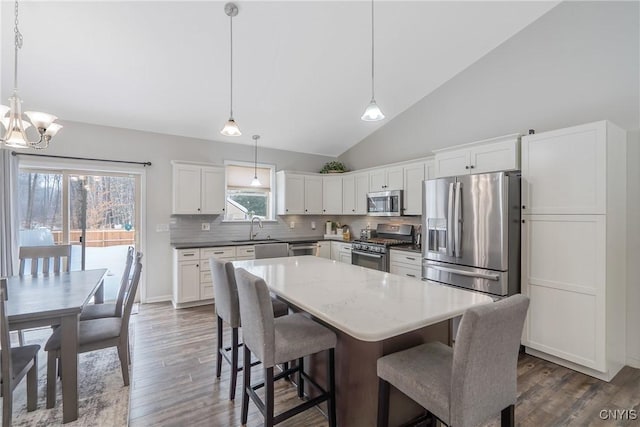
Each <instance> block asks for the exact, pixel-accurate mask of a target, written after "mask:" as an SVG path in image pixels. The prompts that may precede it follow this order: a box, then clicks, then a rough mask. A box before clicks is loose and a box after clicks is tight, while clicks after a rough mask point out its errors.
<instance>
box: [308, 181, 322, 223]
mask: <svg viewBox="0 0 640 427" xmlns="http://www.w3.org/2000/svg"><path fill="white" fill-rule="evenodd" d="M304 213H306V214H313V215H321V214H322V177H320V176H305V177H304Z"/></svg>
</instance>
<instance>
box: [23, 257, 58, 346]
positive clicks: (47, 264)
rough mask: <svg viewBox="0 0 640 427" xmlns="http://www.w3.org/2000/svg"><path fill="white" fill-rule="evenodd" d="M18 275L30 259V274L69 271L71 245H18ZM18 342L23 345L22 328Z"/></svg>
mask: <svg viewBox="0 0 640 427" xmlns="http://www.w3.org/2000/svg"><path fill="white" fill-rule="evenodd" d="M18 258H19V259H20V268H19V270H18V273H19V274H20V276H24V275H25V270H26V266H27V261H30V263H31V268H30V269H29V270H30V274H31V275H32V276H37V275H38V274H39V273H42V274H49V273H60V272H69V271H71V245H49V246H20V250H19V252H18ZM18 342H19V343H20V345H24V330H23V329H20V330H18Z"/></svg>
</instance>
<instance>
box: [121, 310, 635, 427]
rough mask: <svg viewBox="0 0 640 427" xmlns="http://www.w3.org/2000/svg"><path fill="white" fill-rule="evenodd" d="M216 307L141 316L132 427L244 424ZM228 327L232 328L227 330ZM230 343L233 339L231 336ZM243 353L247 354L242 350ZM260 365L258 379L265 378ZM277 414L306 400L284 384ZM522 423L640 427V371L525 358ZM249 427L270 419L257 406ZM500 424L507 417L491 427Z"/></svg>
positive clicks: (301, 422)
mask: <svg viewBox="0 0 640 427" xmlns="http://www.w3.org/2000/svg"><path fill="white" fill-rule="evenodd" d="M214 317H215V316H214V311H213V306H204V307H197V308H191V309H182V310H174V309H173V307H172V306H171V304H168V303H160V304H147V305H141V306H140V312H139V314H138V315H137V316H133V317H132V319H133V320H134V321H135V345H134V347H133V367H132V369H133V376H132V383H131V404H130V415H129V421H130V424H131V425H132V426H145V427H146V426H157V425H162V426H220V427H224V426H234V427H235V426H239V425H240V406H241V402H242V394H241V387H242V380H241V377H239V378H238V387H237V391H236V400H235V402H231V401H229V400H228V394H229V372H230V370H229V365H228V364H226V363H223V365H222V366H223V368H222V376H221V378H220V379H219V380H218V379H217V378H216V377H215V348H216V345H215V321H214ZM227 331H228V328H225V333H227ZM225 342H226V343H228V342H230V338H229V337H225ZM241 354H242V353H241ZM260 371H261V370H260V369H259V367H256V368H254V370H253V371H252V372H253V374H252V376H253V377H254V378H255V379H258V378H259V377H260V375H261V374H259V372H260ZM276 384H277V386H276V392H275V395H276V413H278V412H280V411H282V410H283V409H287V408H289V407H291V406H294V405H295V404H296V403H298V398H297V395H296V389H295V387H294V386H293V385H291V384H290V383H287V382H285V381H278V382H277V383H276ZM518 393H519V395H518V404H517V406H516V424H517V425H521V426H532V427H533V426H535V427H539V426H565V425H570V426H591V425H593V426H600V425H602V426H605V425H606V426H613V425H616V426H634V425H635V426H638V425H640V370H637V369H632V368H628V367H626V368H624V369H623V370H622V371H621V372H620V374H618V375H617V376H616V377H615V378H614V379H613V381H612V382H610V383H605V382H603V381H599V380H597V379H595V378H591V377H589V376H586V375H583V374H580V373H577V372H574V371H571V370H569V369H566V368H563V367H561V366H558V365H555V364H553V363H550V362H547V361H544V360H541V359H538V358H535V357H532V356H529V355H521V357H520V360H519V362H518ZM603 409H604V410H608V409H610V410H616V409H627V410H631V409H633V410H635V411H636V412H635V413H636V414H638V419H636V420H622V421H620V420H618V421H612V420H607V421H604V420H601V419H600V418H599V413H600V411H601V410H603ZM247 425H248V426H261V425H262V416H261V415H260V413H259V412H258V410H257V409H256V407H255V405H253V403H250V404H249V422H248V423H247ZM279 425H281V426H290V427H292V426H309V427H314V426H327V425H328V423H327V421H326V419H325V418H324V416H323V415H322V413H320V411H319V410H315V409H314V410H309V411H306V412H304V413H302V414H300V415H298V416H296V417H293V418H292V419H290V420H288V421H286V422H284V423H282V424H279ZM497 425H499V418H498V417H496V419H495V420H493V421H491V422H490V423H488V424H487V426H497Z"/></svg>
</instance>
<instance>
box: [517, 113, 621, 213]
mask: <svg viewBox="0 0 640 427" xmlns="http://www.w3.org/2000/svg"><path fill="white" fill-rule="evenodd" d="M612 132H613V133H615V134H619V133H621V132H623V131H621V130H620V129H619V128H617V127H615V126H613V125H611V124H610V123H607V122H606V121H601V122H596V123H590V124H586V125H581V126H574V127H570V128H566V129H560V130H556V131H551V132H543V133H538V134H534V135H527V136H525V137H523V138H522V212H523V213H528V214H604V213H605V212H606V204H607V194H606V189H607V159H608V156H607V135H608V133H612ZM618 138H620V137H618ZM611 166H612V167H614V168H615V167H616V165H611Z"/></svg>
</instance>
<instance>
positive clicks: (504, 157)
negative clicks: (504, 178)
mask: <svg viewBox="0 0 640 427" xmlns="http://www.w3.org/2000/svg"><path fill="white" fill-rule="evenodd" d="M519 146H520V136H519V135H518V134H513V135H506V136H502V137H499V138H492V139H487V140H484V141H478V142H474V143H471V144H465V145H459V146H456V147H452V148H447V149H443V150H437V151H435V153H436V156H435V169H436V176H437V177H438V178H441V177H445V176H456V175H467V174H472V173H485V172H496V171H504V170H518V169H519V168H520V162H519V160H520V151H519Z"/></svg>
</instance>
